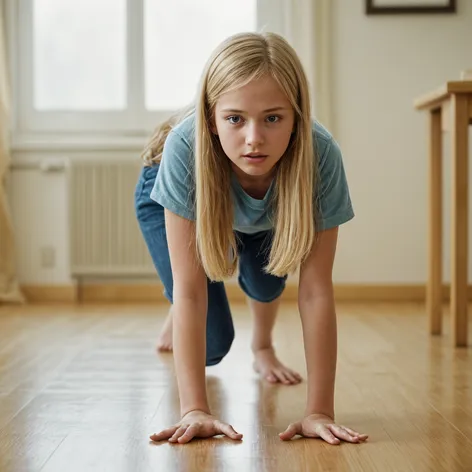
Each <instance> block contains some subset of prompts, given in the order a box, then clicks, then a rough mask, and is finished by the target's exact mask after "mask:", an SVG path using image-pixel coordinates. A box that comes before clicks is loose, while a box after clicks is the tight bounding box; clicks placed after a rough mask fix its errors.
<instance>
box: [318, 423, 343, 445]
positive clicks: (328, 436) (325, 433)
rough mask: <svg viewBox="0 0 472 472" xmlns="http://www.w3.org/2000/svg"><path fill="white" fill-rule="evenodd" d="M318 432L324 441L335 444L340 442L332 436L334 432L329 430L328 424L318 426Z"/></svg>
mask: <svg viewBox="0 0 472 472" xmlns="http://www.w3.org/2000/svg"><path fill="white" fill-rule="evenodd" d="M318 434H319V435H320V438H322V439H324V440H325V441H326V442H328V443H330V444H334V445H337V444H339V443H340V442H341V441H340V440H339V439H338V438H337V437H336V436H334V434H333V433H332V432H331V431H330V429H329V428H328V426H325V425H323V426H322V427H321V428H320V430H319V432H318Z"/></svg>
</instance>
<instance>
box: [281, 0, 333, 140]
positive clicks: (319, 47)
mask: <svg viewBox="0 0 472 472" xmlns="http://www.w3.org/2000/svg"><path fill="white" fill-rule="evenodd" d="M290 2H291V3H290V8H289V9H288V12H289V14H287V15H286V21H287V23H288V36H289V40H290V42H291V43H292V44H293V46H294V47H295V49H296V50H297V52H298V54H299V55H300V59H301V61H302V63H303V66H304V68H305V71H306V73H307V76H308V80H309V82H310V84H311V85H312V90H311V92H312V97H311V98H312V112H313V113H314V115H315V116H316V118H317V119H318V120H319V121H321V123H323V124H324V125H325V126H326V127H327V128H328V129H329V130H330V131H333V129H332V128H333V126H334V123H333V116H332V64H331V57H332V40H331V32H332V15H331V9H332V0H290Z"/></svg>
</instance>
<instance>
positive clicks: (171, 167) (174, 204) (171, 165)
mask: <svg viewBox="0 0 472 472" xmlns="http://www.w3.org/2000/svg"><path fill="white" fill-rule="evenodd" d="M192 159H193V152H192V149H191V148H190V146H189V144H188V143H187V141H186V140H184V139H183V138H182V136H180V134H178V133H177V132H175V131H174V130H172V131H171V132H170V133H169V135H168V136H167V139H166V142H165V144H164V149H163V153H162V159H161V162H160V164H159V170H158V172H157V176H156V180H155V182H154V187H153V189H152V191H151V195H150V197H151V199H152V200H154V201H155V202H157V203H159V204H160V205H162V206H163V207H164V208H167V209H168V210H170V211H172V212H173V213H175V214H177V215H179V216H182V217H183V218H186V219H189V220H195V208H194V202H195V199H194V195H195V191H194V189H195V185H194V181H195V180H194V174H193V164H192Z"/></svg>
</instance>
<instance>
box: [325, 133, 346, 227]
mask: <svg viewBox="0 0 472 472" xmlns="http://www.w3.org/2000/svg"><path fill="white" fill-rule="evenodd" d="M318 176H319V178H318V192H317V195H318V199H317V208H318V227H317V230H320V231H322V230H326V229H330V228H334V227H336V226H339V225H341V224H343V223H346V222H348V221H349V220H351V219H352V218H354V210H353V208H352V202H351V197H350V193H349V186H348V183H347V178H346V172H345V170H344V165H343V159H342V153H341V149H340V148H339V145H338V143H337V142H336V141H335V140H334V139H333V138H331V139H330V140H329V142H328V144H327V146H326V148H325V149H324V151H323V154H322V155H321V156H320V160H319V168H318Z"/></svg>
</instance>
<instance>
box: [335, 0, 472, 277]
mask: <svg viewBox="0 0 472 472" xmlns="http://www.w3.org/2000/svg"><path fill="white" fill-rule="evenodd" d="M458 4H459V5H458V10H459V11H458V14H457V15H420V16H418V15H409V16H405V15H401V16H399V15H396V16H366V15H365V14H364V0H335V1H333V8H334V11H333V20H334V25H333V87H334V89H333V97H334V110H333V118H334V126H333V132H334V133H335V136H336V138H337V139H338V141H339V142H340V144H341V146H342V149H343V152H344V158H345V162H346V169H347V172H348V177H349V182H350V186H351V192H352V199H353V204H354V207H355V210H356V213H357V217H356V219H355V220H353V221H352V223H350V224H348V225H346V227H345V229H343V230H342V239H341V242H340V246H339V256H338V260H337V270H336V273H337V277H338V279H339V280H341V281H343V282H368V283H423V282H424V281H425V280H426V268H427V259H426V257H427V252H426V251H427V249H426V244H427V216H428V214H427V211H428V210H427V203H428V202H427V175H428V174H427V172H428V161H427V158H428V154H427V153H428V147H427V115H426V114H425V113H424V112H418V111H416V110H414V109H413V106H412V102H413V100H414V98H416V97H417V96H418V95H422V94H424V93H425V92H428V91H430V90H431V89H435V88H437V87H438V86H440V85H442V84H443V83H444V82H446V81H448V80H459V79H460V72H461V71H462V70H464V69H471V68H472V49H471V45H472V2H471V1H468V0H462V1H461V0H459V2H458ZM445 138H446V139H445V140H444V141H445V152H446V155H445V159H444V160H445V166H444V170H445V183H444V193H445V196H444V203H445V210H446V215H445V221H444V244H445V251H444V264H445V266H444V270H445V279H446V280H448V281H449V280H450V278H449V259H450V258H449V241H450V238H449V226H448V224H449V221H450V220H449V215H450V211H449V202H450V196H449V192H450V184H449V175H450V171H449V159H448V157H449V155H450V153H449V139H448V136H447V135H446V136H445ZM471 155H472V154H471ZM471 170H472V169H471ZM471 208H472V207H471ZM470 239H471V238H469V240H470ZM469 267H470V265H469ZM470 272H472V271H470Z"/></svg>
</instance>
